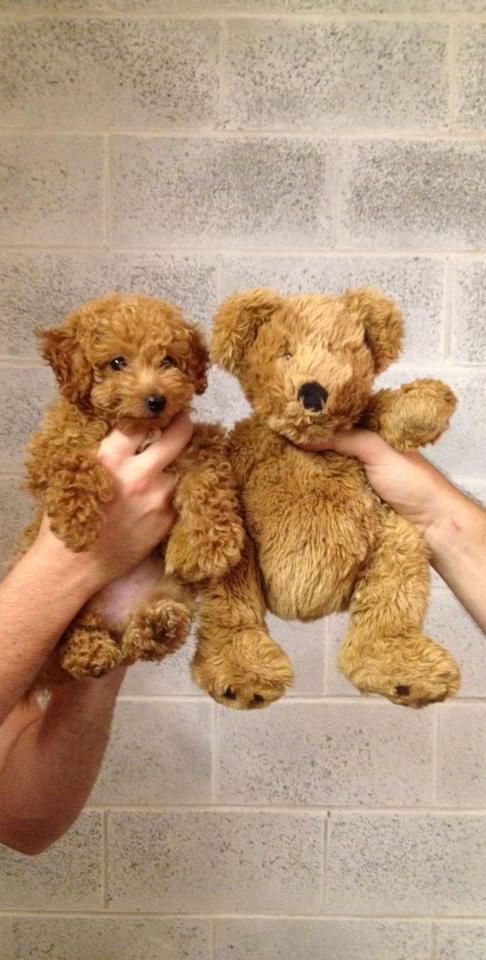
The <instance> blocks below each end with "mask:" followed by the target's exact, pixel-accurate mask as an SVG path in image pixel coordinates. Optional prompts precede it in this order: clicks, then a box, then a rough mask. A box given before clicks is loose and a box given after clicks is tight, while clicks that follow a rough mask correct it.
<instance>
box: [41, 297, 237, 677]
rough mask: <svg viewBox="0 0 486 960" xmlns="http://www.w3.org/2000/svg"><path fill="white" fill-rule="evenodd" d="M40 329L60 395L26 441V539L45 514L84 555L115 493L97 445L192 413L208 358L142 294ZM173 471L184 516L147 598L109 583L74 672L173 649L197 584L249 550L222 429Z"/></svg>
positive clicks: (71, 656) (76, 643)
mask: <svg viewBox="0 0 486 960" xmlns="http://www.w3.org/2000/svg"><path fill="white" fill-rule="evenodd" d="M39 336H40V338H41V341H42V352H43V355H44V357H45V358H46V359H47V360H48V362H49V363H50V365H51V367H52V368H53V370H54V373H55V375H56V378H57V380H58V383H59V387H60V392H61V399H60V400H59V401H58V402H57V403H55V405H54V406H53V407H52V408H51V409H50V410H49V411H48V413H47V416H46V419H45V422H44V424H43V425H42V428H41V430H40V431H39V432H38V433H37V434H36V435H35V436H34V437H33V439H32V440H31V442H30V444H29V452H30V459H29V461H28V464H27V468H28V486H29V488H30V490H31V491H32V492H33V493H34V495H35V496H36V497H37V498H38V500H39V512H38V515H37V517H36V519H35V520H34V522H33V524H31V525H30V526H29V527H28V528H27V531H26V532H25V534H24V539H23V546H24V548H26V547H27V546H28V544H29V542H31V540H32V539H33V537H34V536H35V533H36V531H37V529H38V526H39V523H40V519H41V517H42V514H43V512H44V511H46V512H47V514H48V516H49V517H50V520H51V527H52V529H53V531H54V533H56V534H57V536H59V537H60V538H61V539H62V540H63V541H64V542H65V543H66V544H67V545H68V546H69V547H70V548H71V549H72V550H75V551H78V550H85V549H87V548H88V547H89V546H90V545H91V544H92V543H93V542H94V541H95V540H96V538H97V536H98V533H99V529H100V524H101V520H102V514H103V504H104V503H105V502H106V501H107V500H109V498H110V496H111V493H112V480H111V476H110V474H109V472H108V471H107V470H106V468H105V467H104V466H103V465H102V464H101V463H100V462H99V461H98V460H97V459H96V451H97V448H98V446H99V444H100V442H101V441H102V440H103V438H104V437H106V435H107V434H108V433H109V432H110V430H111V429H112V428H113V427H114V426H119V427H122V429H125V430H130V428H131V427H133V426H134V425H136V426H137V427H140V426H146V428H147V432H149V431H151V432H153V431H156V432H157V431H159V430H160V429H163V428H164V427H166V426H167V425H168V424H169V423H170V421H171V420H172V419H173V417H174V416H175V415H176V414H178V413H180V412H182V411H185V410H188V409H189V406H190V403H191V401H192V399H193V396H194V394H195V393H202V392H203V391H204V389H205V387H206V370H207V366H208V359H209V358H208V353H207V349H206V346H205V344H204V340H203V337H202V335H201V333H200V331H199V330H198V329H197V327H195V326H192V325H190V324H189V323H187V322H186V321H185V320H184V318H183V316H182V314H181V312H180V311H179V310H178V309H177V308H176V307H174V306H172V305H171V304H169V303H166V302H165V301H163V300H158V299H155V298H152V297H148V296H143V295H121V294H111V295H108V296H106V297H103V298H102V299H99V300H93V301H91V302H90V303H87V304H86V305H85V306H83V307H81V308H80V309H79V310H77V311H76V312H75V313H73V314H71V316H69V317H68V318H67V319H66V321H65V322H64V324H63V325H62V326H60V327H58V328H55V329H52V330H42V331H40V332H39ZM170 469H171V470H172V471H173V472H175V473H176V475H177V476H178V477H179V478H180V479H179V483H178V487H177V491H176V495H175V498H174V504H175V507H176V509H177V511H178V513H179V518H178V520H177V522H176V524H175V526H174V528H173V530H172V532H171V533H170V535H169V537H168V538H167V540H166V541H165V542H164V544H162V546H161V551H160V552H158V553H157V554H156V555H154V556H153V557H151V558H149V560H148V561H147V562H146V564H145V568H144V571H143V572H142V573H141V575H140V577H139V580H140V578H142V580H143V579H144V578H145V579H146V581H147V586H146V589H145V590H144V588H143V585H142V590H141V592H142V595H143V599H141V600H140V598H139V596H137V602H136V603H135V606H133V602H131V600H130V596H123V594H122V595H119V594H118V595H117V594H116V592H115V596H114V592H113V589H112V588H110V587H108V588H106V589H105V590H103V591H101V592H100V593H99V594H98V595H97V596H96V597H94V598H93V599H92V600H91V601H90V603H89V604H87V605H86V607H85V608H84V609H83V610H82V611H81V612H80V614H79V616H78V617H77V618H76V620H75V621H74V623H72V624H71V626H70V627H69V629H68V630H67V632H66V634H65V636H64V638H63V641H62V643H61V647H60V650H59V653H60V660H61V665H62V666H63V667H64V668H65V669H66V670H68V671H69V672H70V673H71V674H73V675H74V676H76V677H81V676H87V675H92V676H99V675H101V674H103V673H106V672H107V671H108V670H111V669H113V668H114V667H115V666H117V665H119V664H128V663H133V662H134V661H135V660H138V659H143V660H161V659H162V658H163V657H164V656H165V655H166V654H167V653H170V652H172V651H174V650H176V649H177V648H178V647H179V646H180V645H181V644H182V643H183V642H184V641H185V639H186V637H187V634H188V631H189V628H190V623H191V614H192V611H193V608H194V599H195V593H196V590H195V587H194V584H196V583H200V582H201V581H205V580H206V579H207V578H212V577H217V576H220V575H221V574H223V573H225V572H226V571H227V570H228V568H229V567H230V566H231V565H232V564H235V563H236V562H237V561H238V559H239V557H240V553H241V546H242V541H243V531H242V527H241V522H240V519H239V513H238V511H239V508H238V503H237V498H236V493H235V484H234V481H233V477H232V471H231V467H230V464H229V462H228V456H227V451H226V440H225V437H224V434H223V431H222V430H221V428H219V427H217V426H211V425H205V424H199V425H197V426H196V428H195V430H194V435H193V438H192V440H191V443H190V444H189V446H188V447H187V448H186V450H185V451H184V453H183V454H182V455H181V456H180V457H179V458H178V459H177V461H176V462H175V463H174V464H172V465H171V468H170ZM154 565H155V569H156V571H158V583H157V586H156V588H154V586H153V581H154ZM132 586H133V585H132ZM129 592H130V591H129ZM138 594H140V584H139V585H138ZM144 594H145V595H144Z"/></svg>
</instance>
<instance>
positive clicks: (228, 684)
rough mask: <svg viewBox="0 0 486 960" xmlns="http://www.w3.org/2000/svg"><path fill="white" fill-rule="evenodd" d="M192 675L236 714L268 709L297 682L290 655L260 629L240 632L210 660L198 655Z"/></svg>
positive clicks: (218, 700) (215, 698)
mask: <svg viewBox="0 0 486 960" xmlns="http://www.w3.org/2000/svg"><path fill="white" fill-rule="evenodd" d="M192 673H193V677H194V679H195V681H196V683H198V684H199V686H200V687H202V688H203V690H207V692H208V693H209V694H210V695H211V696H212V697H213V699H214V700H216V701H217V702H218V703H222V704H224V706H226V707H232V708H233V709H234V710H256V709H261V708H262V707H268V706H269V704H270V703H273V702H274V701H275V700H279V699H280V697H282V696H283V694H284V693H285V692H286V690H287V688H288V687H290V686H291V685H292V683H293V681H294V672H293V670H292V666H291V663H290V660H289V659H288V657H287V655H286V654H285V653H284V651H283V650H282V649H281V648H280V647H279V646H278V645H277V644H276V643H274V641H273V640H272V639H271V638H270V637H269V636H268V634H266V633H265V631H264V630H259V629H254V630H242V631H239V633H238V636H237V638H236V639H235V640H233V641H229V642H228V643H226V644H225V645H224V646H223V647H221V648H220V649H219V651H218V652H217V653H215V654H212V655H210V656H209V657H204V656H202V654H201V653H200V652H199V651H198V652H196V656H195V657H194V661H193V664H192Z"/></svg>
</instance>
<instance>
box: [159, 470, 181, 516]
mask: <svg viewBox="0 0 486 960" xmlns="http://www.w3.org/2000/svg"><path fill="white" fill-rule="evenodd" d="M177 484H178V479H177V477H175V476H174V474H173V473H163V474H161V477H160V481H159V479H158V478H157V500H158V505H159V507H160V508H161V509H162V510H164V509H165V507H170V504H171V503H172V501H173V499H174V494H175V492H176V490H177Z"/></svg>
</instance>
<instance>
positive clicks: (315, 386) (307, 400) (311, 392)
mask: <svg viewBox="0 0 486 960" xmlns="http://www.w3.org/2000/svg"><path fill="white" fill-rule="evenodd" d="M297 396H298V398H299V400H302V403H303V404H304V407H305V408H306V410H322V408H323V406H324V404H325V402H326V400H327V398H328V392H327V390H326V388H325V387H321V385H320V383H317V381H316V380H312V381H311V382H310V383H303V384H302V386H301V388H300V390H299V392H298V394H297Z"/></svg>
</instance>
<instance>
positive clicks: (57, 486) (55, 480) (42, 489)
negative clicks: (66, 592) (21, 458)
mask: <svg viewBox="0 0 486 960" xmlns="http://www.w3.org/2000/svg"><path fill="white" fill-rule="evenodd" d="M62 413H63V412H62V410H53V411H51V412H50V414H48V417H47V419H46V422H45V426H44V427H43V429H41V430H40V431H39V432H38V433H36V434H35V435H34V437H33V438H32V440H31V441H30V443H29V445H28V454H29V456H28V461H27V485H28V487H29V489H30V490H31V492H32V493H33V494H34V495H35V496H37V497H39V498H40V500H41V502H42V505H43V508H44V510H45V511H46V512H47V515H48V516H49V518H50V521H51V528H52V530H53V532H54V533H55V534H56V535H57V536H58V537H59V538H60V539H61V540H63V541H64V543H66V545H67V546H68V547H70V548H71V550H75V551H78V550H85V549H87V548H88V547H89V546H90V545H91V544H92V543H93V542H94V541H95V540H96V537H97V535H98V532H99V528H100V525H101V521H102V516H103V503H104V502H106V501H107V500H109V499H110V497H111V495H112V480H111V477H110V474H109V472H108V471H107V470H106V468H105V467H104V466H103V465H102V464H101V463H99V462H98V461H97V460H96V456H95V451H96V447H97V445H98V443H99V440H100V439H101V436H100V437H98V438H97V439H96V438H95V437H94V436H91V435H90V433H89V431H86V432H85V434H84V435H83V434H82V433H81V432H80V431H79V430H78V429H76V427H75V425H74V424H73V423H71V424H70V423H69V422H68V423H66V421H65V419H63V415H62ZM105 432H106V431H105Z"/></svg>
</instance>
